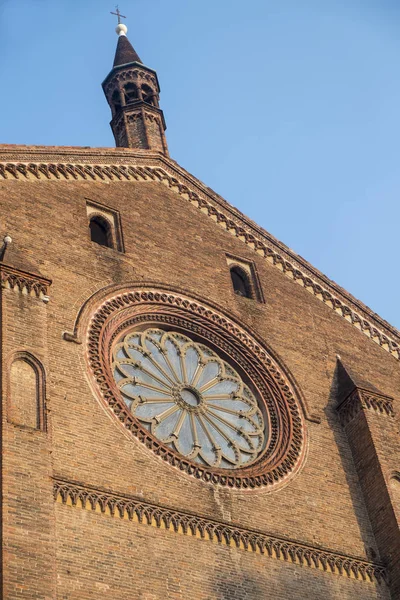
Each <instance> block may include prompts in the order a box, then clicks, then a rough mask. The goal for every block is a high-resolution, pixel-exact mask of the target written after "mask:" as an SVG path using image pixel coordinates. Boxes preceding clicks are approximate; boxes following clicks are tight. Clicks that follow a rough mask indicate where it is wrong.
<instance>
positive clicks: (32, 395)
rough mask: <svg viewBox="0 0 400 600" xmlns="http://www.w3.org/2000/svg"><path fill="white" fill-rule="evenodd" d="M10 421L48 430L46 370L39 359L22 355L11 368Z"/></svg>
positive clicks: (18, 356)
mask: <svg viewBox="0 0 400 600" xmlns="http://www.w3.org/2000/svg"><path fill="white" fill-rule="evenodd" d="M8 417H9V420H10V421H11V422H12V423H15V424H17V425H24V426H25V427H30V428H32V429H42V430H43V431H44V430H45V429H46V414H45V379H44V370H43V367H42V366H41V364H40V363H39V361H38V360H37V359H35V358H34V357H32V356H30V355H24V354H20V355H17V357H16V358H15V359H14V361H13V362H12V364H11V368H10V394H9V414H8Z"/></svg>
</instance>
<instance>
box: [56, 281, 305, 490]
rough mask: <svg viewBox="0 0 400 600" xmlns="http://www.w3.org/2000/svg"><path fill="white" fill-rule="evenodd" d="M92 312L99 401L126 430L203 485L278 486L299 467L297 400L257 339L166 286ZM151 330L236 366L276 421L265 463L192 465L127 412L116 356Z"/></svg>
mask: <svg viewBox="0 0 400 600" xmlns="http://www.w3.org/2000/svg"><path fill="white" fill-rule="evenodd" d="M90 313H91V316H92V318H91V319H90V321H89V322H88V323H87V320H86V319H85V321H86V323H87V329H86V336H85V337H86V340H87V346H86V357H87V360H88V366H89V371H91V373H92V377H93V379H94V383H95V389H96V392H97V395H98V396H99V398H100V401H101V402H102V403H103V404H106V405H107V406H108V407H109V409H111V410H112V412H113V413H114V414H115V416H116V417H117V418H118V420H119V421H120V422H121V424H122V425H123V426H124V428H125V429H126V430H128V431H129V432H130V433H131V434H132V435H133V436H135V437H137V438H138V439H139V440H140V441H141V442H142V443H144V444H145V445H146V446H147V447H148V448H149V449H151V450H152V451H153V452H155V453H156V454H157V455H158V456H160V457H161V458H163V459H164V460H165V461H167V462H168V463H169V464H171V465H173V466H175V467H177V468H179V469H180V470H181V471H183V472H185V473H187V474H189V475H192V476H194V477H196V478H197V479H201V480H203V481H206V482H211V483H215V484H220V485H223V486H228V487H231V488H238V489H239V488H249V489H255V488H259V487H262V486H272V485H274V486H275V485H276V484H278V483H282V482H283V481H284V480H285V481H286V480H287V478H288V476H289V475H291V474H292V473H294V472H296V471H297V470H298V469H299V467H300V465H301V464H302V458H303V457H304V452H305V447H306V444H305V428H304V421H303V418H302V415H301V410H300V406H299V401H298V397H297V394H295V392H294V391H293V386H292V385H291V382H290V380H289V378H288V376H287V375H285V374H284V373H283V372H282V368H281V367H280V366H279V365H278V363H277V361H276V360H275V359H274V358H273V357H272V355H271V353H270V352H269V351H268V350H267V349H266V347H265V346H264V345H263V344H262V343H261V342H260V341H259V340H258V339H257V336H256V335H255V334H252V332H249V331H248V330H245V329H244V328H242V327H241V326H240V325H238V324H237V323H236V322H234V321H233V320H232V319H231V318H229V317H227V316H226V315H225V314H223V313H222V312H221V311H219V310H217V309H215V308H214V307H212V306H211V305H209V304H206V303H205V302H199V301H197V300H194V299H193V298H191V297H190V296H187V295H184V294H181V293H177V292H171V291H169V290H165V289H160V287H158V288H156V287H152V288H147V287H145V286H143V287H141V288H129V289H126V290H123V291H122V290H121V291H119V292H117V293H114V294H113V295H111V294H110V295H109V296H108V297H104V296H103V299H102V302H101V304H100V305H99V304H97V306H96V304H95V303H93V304H92V306H91V310H90ZM87 316H88V315H87ZM147 325H148V326H157V327H161V328H162V327H164V328H167V329H169V328H173V329H175V330H176V329H177V330H180V331H182V332H187V333H189V334H190V335H192V336H194V337H196V338H197V339H200V340H202V341H204V342H205V343H207V344H209V345H210V346H212V347H214V348H215V349H217V350H218V351H219V352H220V353H222V355H223V356H224V357H226V358H228V360H230V361H232V363H233V364H234V365H235V367H236V368H237V369H238V370H239V371H240V372H241V373H242V374H244V375H245V376H246V377H247V378H248V380H249V381H250V382H251V384H252V385H253V386H254V387H255V388H256V389H257V390H258V392H259V395H260V397H261V398H262V399H263V401H264V402H265V405H266V410H267V411H268V414H269V417H270V423H271V434H270V444H269V446H268V449H267V450H266V452H264V453H263V454H261V455H260V459H259V460H257V461H256V462H254V463H253V464H252V465H251V466H249V467H246V466H243V467H242V468H240V469H236V470H227V469H213V468H211V467H207V466H203V465H200V464H199V463H195V462H191V461H190V460H189V459H186V458H185V457H183V456H182V455H179V454H178V453H177V452H175V451H174V450H172V449H171V448H169V447H168V446H166V445H164V444H163V443H162V442H160V441H159V440H158V439H156V438H155V437H154V436H153V435H152V434H151V433H149V431H148V430H147V429H145V428H144V427H143V426H142V424H141V423H140V421H139V420H138V419H136V418H135V417H134V415H133V414H132V413H131V412H130V411H129V410H128V408H127V407H126V406H125V404H124V402H123V400H122V398H121V395H120V393H119V391H118V389H117V386H116V384H115V381H114V377H113V373H112V369H111V361H110V356H111V353H112V348H113V345H114V344H115V342H116V340H117V339H118V338H119V337H120V336H121V334H122V332H124V331H125V330H128V329H135V328H143V327H145V326H147ZM82 333H83V332H82ZM66 339H68V338H66ZM82 341H83V340H82Z"/></svg>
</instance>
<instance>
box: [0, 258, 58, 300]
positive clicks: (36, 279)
mask: <svg viewBox="0 0 400 600" xmlns="http://www.w3.org/2000/svg"><path fill="white" fill-rule="evenodd" d="M0 280H1V286H2V287H3V288H9V289H12V290H13V289H16V290H18V291H19V292H21V293H22V294H29V295H31V296H36V298H40V299H42V300H43V301H44V302H48V300H49V299H48V296H47V292H48V288H49V286H50V285H51V281H50V279H45V278H44V277H40V276H39V275H34V274H33V273H27V272H25V271H20V270H19V269H15V268H14V267H9V266H7V265H4V264H0Z"/></svg>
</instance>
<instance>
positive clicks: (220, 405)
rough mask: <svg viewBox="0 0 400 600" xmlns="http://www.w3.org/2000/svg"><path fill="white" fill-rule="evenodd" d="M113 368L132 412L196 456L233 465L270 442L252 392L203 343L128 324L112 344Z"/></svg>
mask: <svg viewBox="0 0 400 600" xmlns="http://www.w3.org/2000/svg"><path fill="white" fill-rule="evenodd" d="M112 370H113V375H114V380H115V382H116V383H117V386H118V389H119V390H120V393H121V395H122V398H123V400H124V403H125V405H126V407H127V408H128V410H129V411H130V412H131V414H132V415H133V416H134V417H136V418H137V419H138V420H139V421H140V422H141V424H142V425H143V426H144V427H145V428H146V429H147V430H148V431H149V432H151V434H152V435H154V436H155V437H156V438H157V439H159V440H160V441H161V442H162V443H163V444H165V445H167V446H169V447H170V448H172V449H173V450H175V451H177V452H178V453H179V454H181V455H183V456H185V457H186V458H187V459H190V460H191V461H194V462H195V463H200V464H203V465H207V466H210V467H214V468H215V467H216V468H221V469H237V468H240V467H244V466H248V465H250V464H252V463H253V462H254V461H255V460H256V459H257V458H258V457H259V455H260V453H261V452H262V451H263V450H264V448H265V447H266V445H267V441H268V419H267V418H265V415H264V414H263V412H262V411H261V410H260V406H259V402H258V401H257V399H256V395H255V393H253V392H252V390H251V389H250V388H249V386H248V385H246V383H245V382H244V381H243V379H242V378H241V377H240V375H239V374H238V373H237V371H236V370H235V369H234V368H233V367H232V366H231V365H229V364H228V363H227V362H226V361H224V360H222V358H221V357H219V356H218V355H217V354H216V352H214V350H212V349H211V348H209V347H208V346H205V345H204V344H201V343H198V342H195V341H193V340H192V339H191V338H189V337H187V336H185V335H183V334H181V333H178V332H175V331H164V330H161V329H155V328H149V329H146V330H145V331H133V332H130V333H128V334H125V335H124V337H123V338H122V339H120V340H119V342H118V343H117V344H116V345H115V346H114V350H113V364H112Z"/></svg>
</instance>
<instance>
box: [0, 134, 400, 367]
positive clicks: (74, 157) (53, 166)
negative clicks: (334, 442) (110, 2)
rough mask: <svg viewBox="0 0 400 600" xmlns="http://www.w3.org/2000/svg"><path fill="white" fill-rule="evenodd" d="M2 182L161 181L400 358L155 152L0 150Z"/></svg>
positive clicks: (340, 295) (342, 301)
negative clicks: (8, 180) (7, 180)
mask: <svg viewBox="0 0 400 600" xmlns="http://www.w3.org/2000/svg"><path fill="white" fill-rule="evenodd" d="M6 179H11V180H13V179H14V180H15V179H19V180H62V181H65V180H71V181H76V180H88V181H93V180H98V181H106V182H110V181H131V180H132V181H142V182H146V181H147V182H148V181H150V182H151V181H153V182H154V181H157V182H159V183H162V184H164V185H166V186H167V187H169V188H170V189H172V190H174V191H175V192H176V193H178V194H179V195H180V196H181V197H182V198H183V199H185V200H187V201H188V202H190V203H191V204H192V205H193V206H195V207H196V208H198V209H199V210H201V212H203V213H205V214H206V215H207V216H209V217H210V218H211V219H212V220H213V221H214V222H215V223H216V224H217V225H218V226H220V227H221V228H222V229H225V230H226V231H228V232H229V233H230V234H231V235H233V236H234V237H237V238H238V239H240V240H241V241H242V242H243V243H245V244H247V245H248V246H249V247H250V248H252V249H253V250H254V252H256V253H257V254H258V255H259V256H262V257H263V258H265V259H266V260H268V262H270V263H271V264H272V265H274V266H275V267H276V268H277V269H279V270H280V271H281V272H282V273H284V274H285V275H286V277H288V278H289V279H291V280H292V281H293V282H294V283H296V284H297V285H301V286H302V287H304V289H306V290H307V291H308V292H309V293H311V294H312V295H314V296H315V297H316V298H318V299H319V300H320V301H321V302H323V303H324V304H325V305H326V306H328V307H329V308H330V309H331V310H333V311H334V312H335V313H336V314H338V315H339V316H340V317H342V318H344V319H345V320H346V321H348V322H349V323H350V324H351V325H352V326H353V327H355V328H356V329H358V330H359V331H360V332H361V333H363V334H364V335H365V336H367V337H368V338H370V339H371V340H372V341H373V342H375V343H376V344H378V345H379V346H380V347H381V348H383V349H384V350H385V351H387V352H388V353H389V354H391V355H392V356H393V357H394V358H395V359H397V360H400V332H399V331H398V330H397V329H396V328H395V327H393V326H392V325H390V324H389V323H388V322H387V321H385V320H384V319H382V318H381V317H380V316H379V315H378V314H376V313H374V312H373V311H372V310H371V309H369V308H368V307H367V306H366V305H364V304H363V303H362V302H360V301H359V300H357V299H356V298H354V296H352V295H351V294H350V293H348V292H347V291H346V290H344V289H343V288H341V287H340V286H338V285H337V284H336V283H335V282H333V281H331V280H330V279H328V278H327V277H326V276H325V275H323V273H321V272H320V271H318V270H317V269H315V268H314V267H313V266H312V265H311V264H310V263H308V262H307V261H306V260H305V259H304V258H302V257H300V256H299V255H297V254H296V253H295V252H293V250H291V249H290V248H288V247H287V246H285V244H283V243H282V242H280V241H278V240H277V239H276V238H274V237H273V236H272V235H271V234H269V233H268V232H267V231H265V230H264V229H262V228H261V227H259V226H258V225H257V224H256V223H254V222H253V221H251V220H250V219H248V218H247V217H246V216H245V215H243V214H242V213H241V212H240V211H239V210H237V209H236V208H234V207H233V206H231V205H230V204H229V203H228V202H227V201H226V200H224V199H223V198H222V197H221V196H219V195H218V194H216V193H215V192H214V191H213V190H211V189H210V188H208V187H206V186H205V185H204V184H203V183H201V182H200V181H199V180H197V179H196V178H195V177H193V176H192V175H191V174H190V173H188V172H187V171H185V170H184V169H183V168H182V167H180V166H178V165H177V163H175V162H174V161H172V160H171V159H169V158H168V157H166V156H164V155H162V154H161V153H149V152H148V151H132V150H127V149H121V148H117V149H109V148H102V149H91V148H88V149H86V148H76V147H74V148H72V147H71V148H68V147H62V148H60V147H51V146H50V147H43V146H41V147H29V146H28V147H27V146H3V147H0V180H6Z"/></svg>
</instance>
